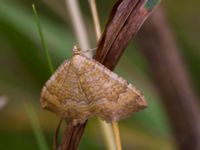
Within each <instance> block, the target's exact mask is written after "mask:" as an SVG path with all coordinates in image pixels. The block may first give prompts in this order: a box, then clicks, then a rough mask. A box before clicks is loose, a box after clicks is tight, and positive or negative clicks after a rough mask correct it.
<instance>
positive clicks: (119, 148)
mask: <svg viewBox="0 0 200 150" xmlns="http://www.w3.org/2000/svg"><path fill="white" fill-rule="evenodd" d="M112 127H113V132H114V134H115V141H116V144H117V150H122V144H121V138H120V132H119V126H118V123H117V122H112Z"/></svg>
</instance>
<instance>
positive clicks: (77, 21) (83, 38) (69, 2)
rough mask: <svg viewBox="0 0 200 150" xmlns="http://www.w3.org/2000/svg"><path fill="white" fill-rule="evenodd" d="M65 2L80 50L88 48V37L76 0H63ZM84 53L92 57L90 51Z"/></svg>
mask: <svg viewBox="0 0 200 150" xmlns="http://www.w3.org/2000/svg"><path fill="white" fill-rule="evenodd" d="M65 3H66V7H67V9H68V12H69V15H70V18H71V22H72V25H73V26H72V27H73V28H74V32H75V35H76V38H77V40H78V43H79V46H80V48H81V50H83V51H85V50H88V49H90V44H89V40H88V39H89V38H88V35H87V32H86V28H85V25H84V22H83V17H82V15H81V12H80V8H79V5H78V2H77V0H65ZM86 55H87V57H92V55H91V53H86Z"/></svg>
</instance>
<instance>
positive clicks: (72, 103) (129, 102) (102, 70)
mask: <svg viewBox="0 0 200 150" xmlns="http://www.w3.org/2000/svg"><path fill="white" fill-rule="evenodd" d="M73 51H74V56H73V57H72V58H71V59H70V60H66V61H65V62H64V63H63V64H62V65H60V67H59V68H58V69H57V70H56V72H55V73H54V74H53V75H52V76H51V78H50V79H49V80H48V81H47V82H46V84H45V86H44V87H43V89H42V93H41V100H40V101H41V105H42V107H43V108H46V109H48V110H50V111H52V112H55V113H56V114H57V115H59V116H60V117H61V118H65V119H68V120H69V121H72V122H73V124H74V125H76V124H78V123H80V124H81V123H84V122H85V121H86V120H87V119H88V118H90V117H93V116H98V117H100V118H102V119H103V120H105V121H107V122H112V121H118V120H120V119H122V118H125V117H128V116H130V115H131V114H132V113H134V112H137V111H139V110H141V109H144V108H145V107H146V106H147V103H146V101H145V99H144V97H143V96H142V95H141V94H140V92H139V91H138V90H136V89H135V87H134V86H133V85H132V84H130V83H128V82H127V81H126V80H124V79H123V78H121V77H119V76H118V75H117V74H115V73H114V72H112V71H110V70H109V69H107V68H106V67H105V66H103V65H102V64H100V63H99V62H97V61H95V60H94V59H92V58H87V57H86V56H84V55H83V54H81V52H80V50H79V49H78V48H77V47H74V49H73Z"/></svg>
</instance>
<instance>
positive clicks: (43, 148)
mask: <svg viewBox="0 0 200 150" xmlns="http://www.w3.org/2000/svg"><path fill="white" fill-rule="evenodd" d="M24 108H25V110H26V113H27V115H28V118H29V120H30V122H31V125H32V128H33V131H34V134H35V138H36V140H37V143H38V146H39V148H40V150H48V149H49V148H48V145H47V142H46V140H45V136H44V133H43V131H42V128H41V126H40V123H39V120H38V117H37V115H36V113H35V111H34V108H33V106H32V105H31V104H28V103H25V102H24Z"/></svg>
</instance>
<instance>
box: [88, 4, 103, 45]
mask: <svg viewBox="0 0 200 150" xmlns="http://www.w3.org/2000/svg"><path fill="white" fill-rule="evenodd" d="M88 1H89V4H90V9H91V12H92V18H93V22H94V27H95V33H96V37H97V41H98V40H99V39H100V37H101V25H100V22H99V15H98V11H97V7H96V1H95V0H88Z"/></svg>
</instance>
